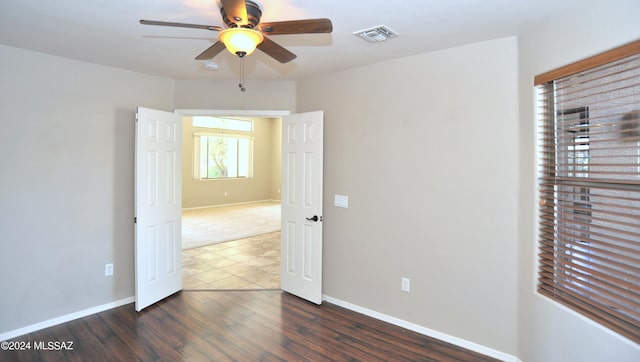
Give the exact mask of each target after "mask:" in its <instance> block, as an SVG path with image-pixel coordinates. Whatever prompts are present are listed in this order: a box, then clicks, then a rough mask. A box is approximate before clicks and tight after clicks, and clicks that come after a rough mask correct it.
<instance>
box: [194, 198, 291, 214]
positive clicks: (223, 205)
mask: <svg viewBox="0 0 640 362" xmlns="http://www.w3.org/2000/svg"><path fill="white" fill-rule="evenodd" d="M260 202H282V200H276V199H266V200H255V201H244V202H236V203H234V204H220V205H209V206H196V207H185V208H183V209H182V211H189V210H200V209H212V208H216V207H225V206H238V205H246V204H256V203H260Z"/></svg>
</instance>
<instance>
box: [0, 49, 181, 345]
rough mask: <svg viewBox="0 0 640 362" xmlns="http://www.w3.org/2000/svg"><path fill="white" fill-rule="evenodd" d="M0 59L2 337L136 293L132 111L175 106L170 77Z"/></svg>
mask: <svg viewBox="0 0 640 362" xmlns="http://www.w3.org/2000/svg"><path fill="white" fill-rule="evenodd" d="M0 59H2V67H0V79H2V81H1V82H0V122H1V125H2V127H1V131H0V170H2V174H1V175H0V200H1V201H0V245H1V249H2V250H1V251H0V276H2V278H3V280H2V292H1V295H2V296H1V297H0V333H3V332H7V331H11V330H14V329H17V328H21V327H25V326H28V325H31V324H34V323H37V322H42V321H45V320H48V319H51V318H54V317H60V316H64V315H67V314H70V313H74V312H78V311H80V310H84V309H87V308H93V307H96V306H99V305H103V304H107V303H112V302H114V301H118V300H121V299H123V298H129V297H131V296H132V295H133V294H134V282H133V190H134V188H133V179H134V173H133V165H134V153H133V146H134V125H135V121H134V120H135V118H134V116H135V109H136V107H137V106H143V107H149V108H156V109H161V110H167V111H171V110H172V109H173V105H172V100H173V81H172V80H170V79H165V78H158V77H152V76H147V75H142V74H138V73H132V72H129V71H123V70H118V69H114V68H108V67H103V66H98V65H94V64H88V63H83V62H77V61H72V60H68V59H64V58H58V57H53V56H49V55H46V54H42V53H34V52H30V51H25V50H20V49H16V48H11V47H6V46H0ZM109 262H113V263H114V266H115V275H114V276H113V277H109V278H107V277H105V276H104V265H105V263H109Z"/></svg>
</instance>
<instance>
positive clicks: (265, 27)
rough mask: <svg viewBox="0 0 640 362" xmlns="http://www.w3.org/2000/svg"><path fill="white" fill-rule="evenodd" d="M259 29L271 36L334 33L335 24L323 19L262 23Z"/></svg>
mask: <svg viewBox="0 0 640 362" xmlns="http://www.w3.org/2000/svg"><path fill="white" fill-rule="evenodd" d="M258 28H259V29H260V31H262V32H264V33H266V34H269V35H279V34H310V33H330V32H331V31H333V24H332V23H331V20H329V19H326V18H322V19H305V20H289V21H275V22H271V23H260V25H258Z"/></svg>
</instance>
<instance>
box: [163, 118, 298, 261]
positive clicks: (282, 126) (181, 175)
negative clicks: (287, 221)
mask: <svg viewBox="0 0 640 362" xmlns="http://www.w3.org/2000/svg"><path fill="white" fill-rule="evenodd" d="M173 113H176V114H179V115H180V116H181V117H185V116H218V117H223V116H240V117H264V118H273V117H279V118H282V117H284V116H288V115H291V113H292V112H291V111H280V110H238V109H227V110H225V109H181V108H180V109H174V110H173ZM283 126H284V123H283V125H281V126H280V132H282V127H283ZM181 156H182V155H181ZM180 177H182V175H180ZM280 184H281V186H282V180H281V181H280ZM280 204H281V205H282V199H281V200H280ZM280 265H281V266H282V261H280Z"/></svg>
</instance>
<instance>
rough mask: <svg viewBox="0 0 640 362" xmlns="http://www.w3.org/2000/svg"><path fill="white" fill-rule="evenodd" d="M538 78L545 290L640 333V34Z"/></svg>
mask: <svg viewBox="0 0 640 362" xmlns="http://www.w3.org/2000/svg"><path fill="white" fill-rule="evenodd" d="M535 83H536V85H537V86H538V88H537V89H538V91H539V119H540V151H541V152H540V155H541V158H540V165H539V166H540V184H539V187H540V215H539V227H540V237H539V238H540V250H539V284H538V290H539V292H540V293H541V294H544V295H545V296H547V297H549V298H552V299H553V300H555V301H557V302H560V303H562V304H564V305H566V306H568V307H569V308H572V309H573V310H575V311H577V312H579V313H581V314H583V315H585V316H587V317H589V318H591V319H593V320H595V321H597V322H598V323H600V324H602V325H604V326H606V327H608V328H610V329H612V330H614V331H616V332H618V333H620V334H622V335H624V336H626V337H627V338H630V339H631V340H633V341H634V342H636V343H640V41H638V42H635V43H632V44H629V45H626V46H623V47H620V48H617V49H615V50H612V51H610V52H606V53H602V54H600V55H597V56H595V57H592V58H589V59H586V60H584V61H581V62H577V63H574V64H571V65H569V66H566V67H563V68H560V69H557V70H554V71H552V72H549V73H545V74H542V75H539V76H537V77H536V79H535Z"/></svg>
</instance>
